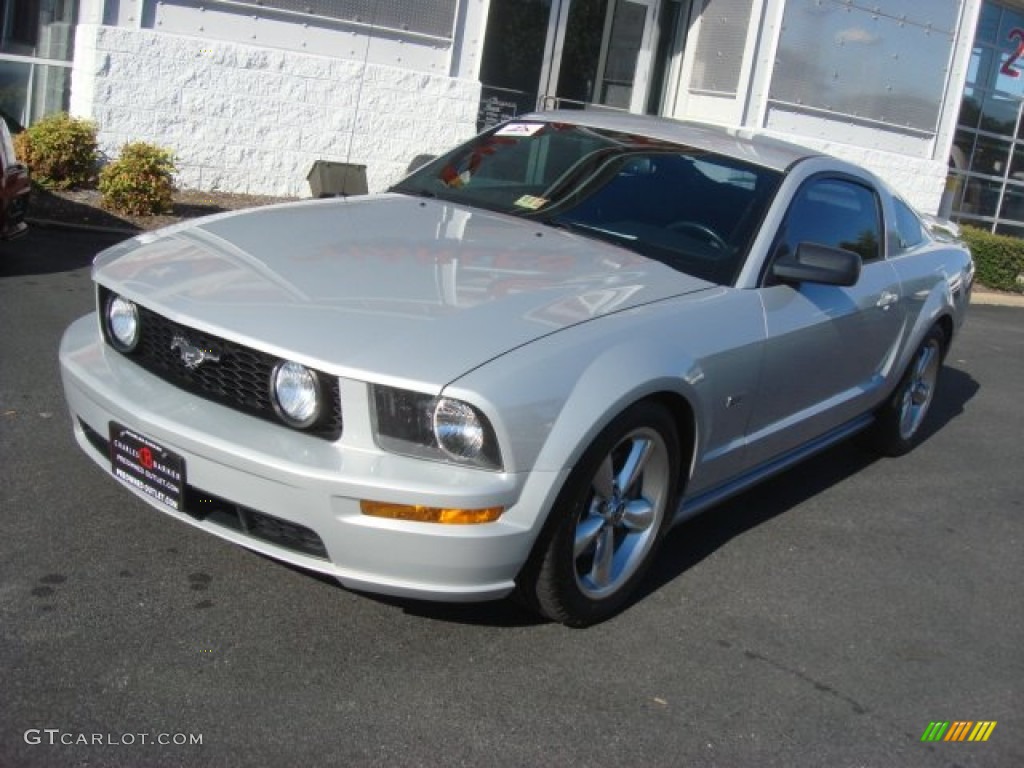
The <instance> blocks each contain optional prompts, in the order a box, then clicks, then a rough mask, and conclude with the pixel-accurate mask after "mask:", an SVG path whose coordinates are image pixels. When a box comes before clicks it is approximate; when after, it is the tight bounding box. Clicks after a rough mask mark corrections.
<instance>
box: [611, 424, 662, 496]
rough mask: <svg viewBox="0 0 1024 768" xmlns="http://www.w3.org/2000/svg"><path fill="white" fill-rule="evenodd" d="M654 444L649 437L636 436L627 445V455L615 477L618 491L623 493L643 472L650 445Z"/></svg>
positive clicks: (649, 453) (649, 452)
mask: <svg viewBox="0 0 1024 768" xmlns="http://www.w3.org/2000/svg"><path fill="white" fill-rule="evenodd" d="M653 445H654V443H652V442H651V441H650V440H649V439H647V438H641V437H638V438H636V439H635V440H633V444H632V445H631V446H630V447H629V455H628V456H627V457H626V463H625V464H623V465H622V469H621V470H619V476H618V477H617V478H616V479H615V481H616V484H617V486H618V489H619V493H622V494H625V493H626V491H628V490H629V489H630V488H632V487H633V485H634V484H635V483H636V481H637V480H638V479H639V478H640V475H641V474H643V471H644V465H645V464H646V463H647V459H648V458H650V455H651V447H652V446H653Z"/></svg>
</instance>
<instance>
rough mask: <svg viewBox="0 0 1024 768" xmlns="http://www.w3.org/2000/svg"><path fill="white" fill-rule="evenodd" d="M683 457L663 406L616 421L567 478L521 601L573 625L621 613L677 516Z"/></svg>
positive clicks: (640, 408)
mask: <svg viewBox="0 0 1024 768" xmlns="http://www.w3.org/2000/svg"><path fill="white" fill-rule="evenodd" d="M679 457H680V449H679V436H678V434H677V431H676V427H675V423H674V422H673V420H672V417H671V415H670V414H669V412H668V410H667V409H665V408H664V407H663V406H661V405H658V404H657V403H654V402H646V401H645V402H640V403H637V404H636V405H633V406H632V407H630V408H629V409H627V410H626V411H624V412H623V413H622V414H620V415H619V416H618V417H617V418H616V419H615V420H614V421H612V422H611V424H609V425H608V426H607V427H606V428H605V429H604V430H603V431H602V432H601V433H600V434H599V435H598V436H597V438H595V440H594V442H593V443H592V444H591V445H590V447H589V448H587V450H586V451H585V452H584V454H583V456H582V457H581V459H580V461H579V462H578V463H577V465H576V467H575V468H574V469H573V471H572V472H571V473H570V475H569V478H568V479H567V480H566V483H565V486H564V487H563V488H562V491H561V493H560V494H559V496H558V500H557V502H556V503H555V507H554V509H553V510H552V511H551V514H550V517H549V519H548V522H547V524H546V525H545V528H544V530H543V532H542V533H541V536H540V538H539V539H538V541H537V543H536V545H535V546H534V550H533V555H532V556H531V559H530V562H529V563H528V564H527V566H526V567H525V568H524V569H523V573H521V574H520V584H519V588H520V592H521V593H522V594H521V596H522V597H524V598H525V600H526V601H527V602H528V603H529V604H531V605H532V606H533V607H534V608H536V609H537V610H539V611H540V612H541V613H542V614H543V615H544V616H546V617H548V618H549V619H552V620H554V621H557V622H560V623H562V624H565V625H567V626H573V627H585V626H589V625H591V624H596V623H598V622H601V621H604V620H605V619H607V618H610V617H611V616H613V615H615V614H616V613H618V612H619V611H620V610H622V608H624V607H625V606H626V605H627V603H628V602H629V601H630V599H631V597H632V595H633V593H634V592H635V591H636V586H637V584H639V583H640V581H641V580H642V579H643V577H644V574H645V573H646V572H647V569H648V568H649V567H650V564H651V562H652V561H653V559H654V557H655V555H656V553H657V551H658V548H659V545H660V544H661V540H662V538H664V534H665V530H666V528H667V526H668V523H669V520H670V518H671V517H672V513H673V512H674V511H675V503H676V487H677V483H678V478H679V466H680V459H679ZM627 466H629V467H632V466H635V467H636V468H635V469H633V470H632V471H630V470H629V469H627ZM623 483H625V485H626V487H625V488H622V487H621V485H622V484H623Z"/></svg>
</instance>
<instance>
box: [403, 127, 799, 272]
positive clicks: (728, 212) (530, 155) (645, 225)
mask: <svg viewBox="0 0 1024 768" xmlns="http://www.w3.org/2000/svg"><path fill="white" fill-rule="evenodd" d="M780 179H781V174H780V173H778V172H777V171H773V170H770V169H767V168H764V167H761V166H758V165H754V164H751V163H748V162H744V161H742V160H737V159H735V158H731V157H726V156H724V155H718V154H715V153H712V152H708V151H706V150H702V149H697V148H694V147H688V146H685V145H681V144H675V143H671V142H667V141H661V140H658V139H651V138H648V137H644V136H636V135H632V134H624V133H620V132H616V131H609V130H601V129H597V128H591V127H585V126H579V125H571V124H566V123H545V122H529V121H523V122H513V123H506V124H505V125H502V126H499V127H498V128H496V129H493V130H491V131H488V132H486V133H483V134H481V135H480V136H478V137H476V138H475V139H473V140H471V141H469V142H467V143H466V144H463V145H462V146H460V147H458V148H456V149H455V150H454V151H452V152H449V153H448V154H447V155H444V156H443V157H440V158H438V159H436V160H434V161H432V162H430V163H428V164H427V165H425V166H423V167H422V168H420V169H418V170H417V171H416V172H414V173H413V174H412V175H411V176H409V177H408V178H406V179H405V180H403V181H402V182H400V183H399V184H397V185H396V186H394V187H393V188H392V191H393V192H399V193H404V194H410V195H419V196H424V197H432V198H439V199H442V200H447V201H451V202H455V203H460V204H463V205H468V206H475V207H481V208H486V209H489V210H493V211H498V212H501V213H505V214H510V215H514V216H520V217H527V218H531V219H535V220H537V221H540V222H543V223H544V224H547V225H550V226H554V227H562V228H566V229H570V230H573V231H575V232H578V233H579V234H581V235H584V236H587V237H592V238H596V239H600V240H606V241H609V242H613V243H615V244H617V245H619V246H621V247H624V248H628V249H630V250H633V251H636V252H637V253H640V254H642V255H644V256H647V257H649V258H654V259H657V260H659V261H662V262H664V263H665V264H668V265H669V266H671V267H673V268H674V269H678V270H679V271H681V272H686V273H688V274H692V275H694V276H696V277H700V278H703V279H705V280H709V281H711V282H714V283H718V284H720V285H728V284H731V283H732V282H733V280H734V279H735V278H736V275H737V274H738V272H739V269H740V267H741V266H742V264H743V260H744V258H745V257H746V252H747V249H748V247H749V245H750V242H751V240H752V238H753V235H754V233H755V232H756V230H757V227H758V225H759V224H760V223H761V220H762V217H763V214H764V211H765V209H766V207H767V205H768V203H769V202H770V200H771V198H772V195H773V194H774V192H775V190H776V189H777V188H778V184H779V181H780Z"/></svg>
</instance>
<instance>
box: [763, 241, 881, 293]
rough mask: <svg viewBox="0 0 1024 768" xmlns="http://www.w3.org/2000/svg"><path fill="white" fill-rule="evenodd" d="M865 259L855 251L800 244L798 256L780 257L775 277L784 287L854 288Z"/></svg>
mask: <svg viewBox="0 0 1024 768" xmlns="http://www.w3.org/2000/svg"><path fill="white" fill-rule="evenodd" d="M860 268H861V258H860V255H859V254H856V253H854V252H853V251H846V250H843V249H842V248H830V247H829V246H827V245H819V244H817V243H800V245H798V246H797V249H796V253H795V254H794V253H787V254H785V255H784V256H780V257H779V258H778V259H776V260H775V263H774V264H772V270H771V271H772V275H773V276H774V277H775V278H776V279H777V280H778V281H779V282H782V283H821V284H823V285H854V284H855V283H856V282H857V280H858V279H859V278H860Z"/></svg>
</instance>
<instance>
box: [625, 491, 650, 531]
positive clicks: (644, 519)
mask: <svg viewBox="0 0 1024 768" xmlns="http://www.w3.org/2000/svg"><path fill="white" fill-rule="evenodd" d="M653 522H654V505H653V504H651V502H649V501H648V500H647V499H633V500H632V501H630V502H628V503H627V504H626V508H625V510H623V513H622V524H623V525H624V526H625V527H626V528H627V529H628V530H630V531H633V532H638V531H646V530H647V529H648V528H650V527H651V523H653Z"/></svg>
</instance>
